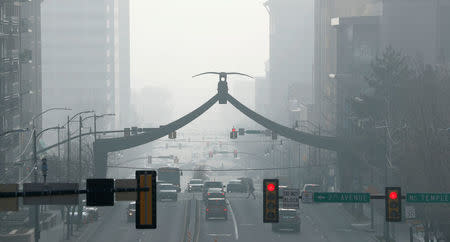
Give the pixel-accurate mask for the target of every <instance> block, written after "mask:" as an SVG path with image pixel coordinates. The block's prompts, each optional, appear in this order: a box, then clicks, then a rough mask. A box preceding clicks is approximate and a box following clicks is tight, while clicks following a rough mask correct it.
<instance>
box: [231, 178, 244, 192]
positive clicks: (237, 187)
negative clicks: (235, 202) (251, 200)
mask: <svg viewBox="0 0 450 242" xmlns="http://www.w3.org/2000/svg"><path fill="white" fill-rule="evenodd" d="M227 192H242V193H245V192H247V188H246V187H245V185H244V184H242V181H241V180H231V181H229V182H228V185H227Z"/></svg>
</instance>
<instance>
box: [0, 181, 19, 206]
mask: <svg viewBox="0 0 450 242" xmlns="http://www.w3.org/2000/svg"><path fill="white" fill-rule="evenodd" d="M18 191H19V185H18V184H0V192H18ZM4 211H19V199H18V198H17V197H8V198H0V212H4Z"/></svg>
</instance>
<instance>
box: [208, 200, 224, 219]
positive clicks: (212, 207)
mask: <svg viewBox="0 0 450 242" xmlns="http://www.w3.org/2000/svg"><path fill="white" fill-rule="evenodd" d="M205 218H206V220H209V219H224V220H227V219H228V208H227V203H226V200H225V198H209V199H208V200H207V202H206V213H205Z"/></svg>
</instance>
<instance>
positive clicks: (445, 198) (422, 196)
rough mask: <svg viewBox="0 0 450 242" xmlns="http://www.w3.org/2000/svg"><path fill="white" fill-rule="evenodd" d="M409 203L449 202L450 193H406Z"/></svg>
mask: <svg viewBox="0 0 450 242" xmlns="http://www.w3.org/2000/svg"><path fill="white" fill-rule="evenodd" d="M406 201H407V202H409V203H450V193H406Z"/></svg>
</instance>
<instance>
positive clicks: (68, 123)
mask: <svg viewBox="0 0 450 242" xmlns="http://www.w3.org/2000/svg"><path fill="white" fill-rule="evenodd" d="M93 112H94V111H93V110H89V111H82V112H79V113H77V114H75V115H73V116H72V117H71V118H70V117H69V116H67V123H66V127H67V179H69V174H70V171H69V162H70V122H71V121H72V120H73V119H74V118H76V117H77V116H78V115H81V114H84V113H93ZM80 120H81V117H80ZM80 125H81V122H80Z"/></svg>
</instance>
